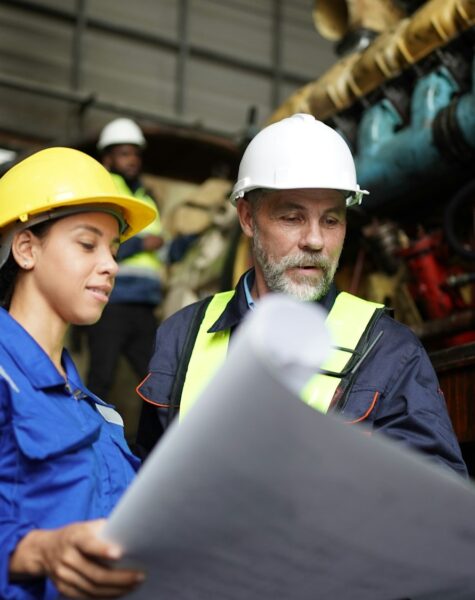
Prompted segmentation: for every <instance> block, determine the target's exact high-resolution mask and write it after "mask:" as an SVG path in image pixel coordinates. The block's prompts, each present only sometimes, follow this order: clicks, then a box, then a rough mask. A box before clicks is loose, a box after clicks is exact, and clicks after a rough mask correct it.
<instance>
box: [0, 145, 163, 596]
mask: <svg viewBox="0 0 475 600" xmlns="http://www.w3.org/2000/svg"><path fill="white" fill-rule="evenodd" d="M154 218H155V211H154V209H153V208H152V207H151V206H149V205H148V204H145V203H143V202H141V201H139V200H137V199H135V198H132V197H127V196H123V195H120V194H119V193H118V192H117V190H116V188H115V185H114V183H113V181H112V179H111V176H110V175H109V173H108V172H107V171H106V169H104V167H102V165H100V164H99V163H98V162H97V161H95V160H94V159H93V158H91V157H89V156H87V155H86V154H83V153H82V152H79V151H77V150H72V149H69V148H49V149H47V150H43V151H40V152H37V153H36V154H33V155H32V156H30V157H29V158H26V159H25V160H23V161H22V162H20V163H18V164H17V165H16V166H14V167H13V168H11V169H10V170H9V171H8V172H7V173H6V174H5V175H4V176H3V177H2V178H1V179H0V303H1V306H2V307H1V308H0V548H1V549H2V551H1V553H0V597H1V598H2V599H3V600H10V599H15V600H17V599H27V598H28V599H32V598H41V599H44V600H50V599H52V598H57V597H58V596H59V595H60V594H62V595H64V596H67V597H71V598H96V597H101V598H106V597H119V596H121V595H123V594H125V593H128V592H130V591H131V590H132V589H134V587H135V586H136V585H137V584H138V583H139V581H140V580H141V579H142V574H141V573H138V572H136V571H129V570H123V569H118V570H114V569H111V568H109V567H108V566H106V564H108V563H106V561H109V560H112V561H113V560H114V559H117V558H118V557H119V556H120V549H119V548H117V547H116V546H115V545H113V544H110V543H108V542H107V543H106V542H105V541H102V540H101V539H100V538H99V537H98V533H99V531H100V528H101V526H102V525H103V521H102V519H103V518H104V517H106V516H107V515H108V514H109V512H110V511H111V510H112V508H113V507H114V505H115V503H116V502H117V501H118V499H119V498H120V496H121V494H122V493H123V491H124V490H125V489H126V487H127V485H128V484H129V483H130V481H131V480H132V479H133V477H134V474H135V472H136V470H137V468H138V464H139V461H138V460H137V459H136V458H135V456H134V455H133V454H131V452H130V450H129V448H128V447H127V444H126V442H125V439H124V436H123V424H122V420H121V418H120V416H119V415H118V413H117V412H116V411H115V410H114V409H113V407H111V406H110V405H108V404H106V403H104V402H102V401H101V400H100V399H99V398H97V397H96V396H94V395H93V394H92V393H91V392H89V390H87V389H86V388H85V387H84V385H83V383H82V381H81V379H80V377H79V375H78V373H77V371H76V369H75V367H74V364H73V362H72V360H71V358H70V356H69V354H68V353H67V351H66V350H65V349H64V348H63V343H64V338H65V335H66V332H67V328H68V326H69V325H70V324H76V325H89V324H91V323H94V322H96V321H97V320H98V319H99V318H100V316H101V313H102V310H103V309H104V307H105V305H106V304H107V301H108V297H109V294H110V292H111V290H112V287H113V285H114V276H115V274H116V272H117V265H116V262H115V258H114V257H115V255H116V253H117V250H118V247H119V243H120V242H121V241H122V240H124V239H127V238H128V237H130V236H132V235H134V234H136V233H137V232H138V231H140V230H141V229H142V228H144V227H145V226H146V225H147V224H148V223H150V222H152V221H153V219H154Z"/></svg>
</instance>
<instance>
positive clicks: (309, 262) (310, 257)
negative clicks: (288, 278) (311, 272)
mask: <svg viewBox="0 0 475 600" xmlns="http://www.w3.org/2000/svg"><path fill="white" fill-rule="evenodd" d="M279 267H280V268H281V269H293V268H300V269H302V268H305V267H314V268H318V269H322V270H323V271H326V270H328V269H329V268H330V261H329V260H328V258H326V257H324V256H321V255H320V254H310V253H302V254H298V255H292V256H286V257H284V258H283V259H282V260H280V261H279Z"/></svg>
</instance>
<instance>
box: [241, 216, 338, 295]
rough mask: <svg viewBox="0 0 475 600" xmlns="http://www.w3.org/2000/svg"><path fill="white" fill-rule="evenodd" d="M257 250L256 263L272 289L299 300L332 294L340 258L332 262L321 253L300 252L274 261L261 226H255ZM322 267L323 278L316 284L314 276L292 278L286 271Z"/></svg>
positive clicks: (254, 241)
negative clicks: (262, 236)
mask: <svg viewBox="0 0 475 600" xmlns="http://www.w3.org/2000/svg"><path fill="white" fill-rule="evenodd" d="M253 233H254V237H253V250H254V257H255V260H256V262H257V263H258V264H259V266H260V268H261V269H262V273H263V275H264V280H265V282H266V285H267V287H268V288H269V290H271V291H272V292H281V293H284V294H288V295H289V296H293V297H294V298H297V299H298V300H304V301H312V300H320V298H323V296H325V295H326V294H327V293H328V290H329V289H330V286H331V284H332V281H333V277H334V276H335V271H336V270H337V267H338V260H335V262H334V263H333V264H332V261H331V260H329V259H328V258H325V257H324V256H322V255H321V254H320V253H319V252H299V253H298V254H293V255H292V256H284V258H282V259H281V260H279V261H274V260H272V259H271V258H270V257H269V255H268V254H267V253H266V251H265V250H264V248H263V246H262V242H261V238H260V235H259V231H258V230H257V227H256V226H254V227H253ZM303 266H306V267H309V266H313V267H318V268H320V269H321V270H322V276H321V278H320V279H319V280H318V281H317V282H316V283H315V279H314V277H305V276H304V275H303V276H302V275H299V276H298V278H297V276H295V279H291V278H290V277H289V276H288V275H287V274H286V270H287V269H290V268H294V267H303Z"/></svg>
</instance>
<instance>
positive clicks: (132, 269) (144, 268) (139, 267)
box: [111, 173, 162, 277]
mask: <svg viewBox="0 0 475 600" xmlns="http://www.w3.org/2000/svg"><path fill="white" fill-rule="evenodd" d="M111 176H112V179H113V180H114V183H115V185H116V187H117V190H118V191H119V193H120V194H125V195H127V196H135V198H138V199H139V200H142V201H143V202H147V204H150V205H151V206H153V207H154V208H157V206H156V204H155V201H154V200H153V198H151V197H150V196H149V195H148V194H147V192H146V191H145V189H144V188H143V187H139V188H137V190H136V191H135V192H132V190H131V189H130V188H129V186H128V185H127V183H126V182H125V180H124V178H123V177H122V176H121V175H117V174H116V173H111ZM161 232H162V225H161V221H160V215H159V214H158V212H157V217H156V218H155V220H154V221H152V222H151V223H150V224H149V225H147V227H145V229H143V230H142V231H140V232H139V233H138V234H137V236H139V237H145V236H146V235H160V234H161ZM161 266H162V263H161V261H160V259H159V258H158V255H157V252H155V251H143V252H138V253H137V254H134V255H133V256H129V257H128V258H124V260H121V261H120V265H119V273H121V274H129V273H130V274H131V275H148V274H149V273H150V275H151V274H154V275H156V276H157V277H158V274H159V272H160V269H161Z"/></svg>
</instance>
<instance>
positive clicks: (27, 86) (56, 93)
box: [0, 73, 235, 140]
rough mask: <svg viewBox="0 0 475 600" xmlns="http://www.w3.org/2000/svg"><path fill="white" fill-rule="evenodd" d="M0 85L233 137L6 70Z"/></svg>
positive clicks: (81, 105) (133, 116)
mask: <svg viewBox="0 0 475 600" xmlns="http://www.w3.org/2000/svg"><path fill="white" fill-rule="evenodd" d="M0 87H5V88H8V89H12V90H16V91H21V92H27V93H32V94H35V95H37V96H43V97H44V98H50V99H53V100H59V101H62V102H67V103H70V104H72V105H76V106H78V107H83V108H86V107H90V108H94V109H95V110H102V111H105V112H110V113H114V114H118V115H129V116H130V117H132V118H135V119H144V120H147V121H151V122H154V123H158V124H160V125H166V126H169V127H177V128H181V129H187V130H195V131H201V132H202V133H207V134H209V135H214V136H217V137H220V138H225V139H229V140H232V139H234V137H235V136H233V135H232V134H230V133H226V132H223V131H217V130H215V129H210V128H208V127H203V126H202V125H201V124H200V123H197V122H196V121H193V120H191V119H185V118H176V119H174V118H173V117H165V116H163V115H161V114H158V113H155V112H152V111H148V110H145V109H142V108H139V107H134V106H130V104H125V103H120V102H111V101H108V100H103V99H102V98H98V97H97V96H96V95H95V94H93V93H90V92H81V91H79V90H70V89H66V88H61V87H57V86H53V85H49V84H44V83H39V82H36V81H32V80H31V79H23V78H21V77H15V76H13V75H8V74H7V73H0Z"/></svg>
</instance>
